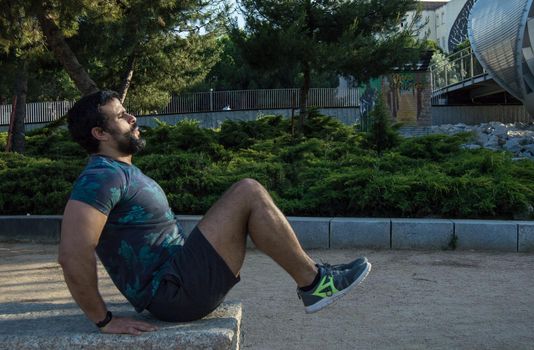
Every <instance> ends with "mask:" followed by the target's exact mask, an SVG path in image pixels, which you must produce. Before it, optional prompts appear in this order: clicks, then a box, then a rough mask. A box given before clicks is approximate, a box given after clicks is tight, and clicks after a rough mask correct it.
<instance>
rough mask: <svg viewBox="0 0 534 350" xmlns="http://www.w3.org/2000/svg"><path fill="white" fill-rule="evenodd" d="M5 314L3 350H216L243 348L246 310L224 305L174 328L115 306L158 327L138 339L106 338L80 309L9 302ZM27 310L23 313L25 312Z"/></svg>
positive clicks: (1, 316)
mask: <svg viewBox="0 0 534 350" xmlns="http://www.w3.org/2000/svg"><path fill="white" fill-rule="evenodd" d="M2 307H3V308H4V309H5V308H10V309H8V310H2V311H3V312H1V313H0V323H1V324H2V327H1V328H0V349H95V350H96V349H98V350H101V349H104V350H106V349H109V350H121V349H124V350H126V349H134V348H135V349H139V348H143V349H217V350H230V349H231V350H237V349H239V348H240V343H241V336H242V334H241V320H242V305H241V303H239V302H224V303H223V304H221V305H220V306H219V307H218V308H217V309H216V310H215V311H213V312H212V313H211V314H209V315H208V316H206V317H205V318H203V319H201V320H199V321H195V322H184V323H170V322H162V321H159V320H157V319H155V318H153V317H152V316H151V315H150V314H149V313H148V312H146V311H144V312H143V313H141V314H137V313H136V312H134V311H132V307H131V306H130V305H129V304H123V305H114V307H113V310H115V311H120V312H121V315H122V316H128V317H133V318H136V319H140V320H143V321H148V322H150V323H152V324H155V325H156V326H157V327H158V330H157V331H155V332H148V333H144V334H142V335H140V336H137V337H132V336H124V335H117V334H106V335H103V334H101V333H100V332H99V331H98V330H97V329H96V327H94V326H93V325H92V324H91V323H90V322H88V321H87V319H86V318H85V316H84V315H83V314H82V313H81V311H80V310H79V309H78V308H77V307H76V305H75V304H37V305H34V304H32V303H26V304H22V305H19V304H18V303H11V304H10V303H8V304H7V305H5V304H4V305H2ZM21 309H22V310H21Z"/></svg>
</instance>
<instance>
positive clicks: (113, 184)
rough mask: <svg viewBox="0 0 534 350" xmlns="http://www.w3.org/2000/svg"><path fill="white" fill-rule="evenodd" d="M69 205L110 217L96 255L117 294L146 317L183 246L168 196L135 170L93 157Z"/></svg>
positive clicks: (81, 175)
mask: <svg viewBox="0 0 534 350" xmlns="http://www.w3.org/2000/svg"><path fill="white" fill-rule="evenodd" d="M70 199H73V200H77V201H81V202H84V203H87V204H89V205H91V206H92V207H94V208H96V209H97V210H99V211H100V212H102V213H104V214H105V215H107V216H108V219H107V222H106V224H105V226H104V229H103V231H102V234H101V236H100V240H99V242H98V245H97V247H96V253H97V255H98V257H99V258H100V261H102V264H103V265H104V267H105V268H106V270H107V272H108V273H109V275H110V277H111V279H112V280H113V282H114V283H115V285H116V286H117V288H118V289H119V290H120V291H121V292H122V294H124V296H125V297H126V298H127V299H128V301H130V303H131V304H132V305H133V306H134V307H135V309H136V310H137V312H141V311H143V310H144V309H145V308H146V307H147V306H148V304H149V303H150V301H151V300H152V297H153V296H154V295H155V293H156V291H157V289H158V287H159V283H160V280H161V278H162V276H163V275H164V274H165V273H166V271H167V268H168V265H169V263H170V259H171V258H172V256H173V255H174V254H175V253H176V252H177V251H178V250H179V249H180V248H181V247H182V246H183V244H184V232H183V228H182V227H181V226H180V224H178V222H177V221H176V219H175V217H174V214H173V212H172V210H171V208H170V207H169V202H168V201H167V197H166V196H165V193H164V192H163V190H162V189H161V187H160V186H159V185H158V184H157V183H156V182H155V181H154V180H152V179H151V178H149V177H148V176H146V175H144V174H143V173H142V172H141V170H139V168H137V167H136V166H134V165H130V164H127V163H123V162H120V161H117V160H114V159H112V158H109V157H105V156H101V155H93V156H91V158H90V160H89V163H88V164H87V166H86V167H85V169H84V170H83V172H82V173H81V174H80V176H79V177H78V179H77V180H76V182H75V184H74V188H73V190H72V193H71V196H70Z"/></svg>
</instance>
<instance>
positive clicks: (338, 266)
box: [321, 256, 368, 270]
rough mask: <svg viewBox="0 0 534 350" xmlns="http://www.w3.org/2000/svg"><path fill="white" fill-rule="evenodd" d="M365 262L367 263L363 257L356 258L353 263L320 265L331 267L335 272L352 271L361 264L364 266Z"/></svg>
mask: <svg viewBox="0 0 534 350" xmlns="http://www.w3.org/2000/svg"><path fill="white" fill-rule="evenodd" d="M367 262H368V261H367V258H366V257H365V256H363V257H361V258H357V259H356V260H353V261H351V262H349V263H346V264H336V265H329V264H326V263H322V264H321V265H325V266H331V267H333V268H334V269H337V270H349V269H352V268H353V267H355V266H358V265H362V264H365V263H367Z"/></svg>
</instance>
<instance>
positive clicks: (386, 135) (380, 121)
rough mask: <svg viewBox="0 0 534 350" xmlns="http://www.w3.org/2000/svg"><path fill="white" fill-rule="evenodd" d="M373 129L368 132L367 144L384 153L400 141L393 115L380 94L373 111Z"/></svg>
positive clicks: (379, 152) (371, 115)
mask: <svg viewBox="0 0 534 350" xmlns="http://www.w3.org/2000/svg"><path fill="white" fill-rule="evenodd" d="M370 117H371V130H370V131H369V132H368V133H367V137H366V140H365V145H366V146H367V147H369V148H371V149H374V150H375V151H377V152H378V154H382V152H384V151H385V150H387V149H391V148H393V147H395V146H396V145H397V144H398V143H399V134H398V132H397V130H395V129H394V128H393V127H392V126H391V116H390V114H389V113H388V111H387V110H386V105H385V103H384V98H383V96H382V95H381V94H380V95H379V96H378V98H377V101H376V104H375V106H374V108H373V110H372V111H371V114H370Z"/></svg>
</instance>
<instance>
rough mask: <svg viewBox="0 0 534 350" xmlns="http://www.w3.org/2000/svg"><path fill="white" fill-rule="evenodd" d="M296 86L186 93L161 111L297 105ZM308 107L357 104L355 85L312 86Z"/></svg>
mask: <svg viewBox="0 0 534 350" xmlns="http://www.w3.org/2000/svg"><path fill="white" fill-rule="evenodd" d="M299 102H300V89H270V90H233V91H209V92H197V93H188V94H181V95H178V96H174V97H173V98H172V99H171V101H170V103H169V104H168V105H167V107H165V108H164V109H163V110H161V111H160V113H161V114H174V113H177V114H178V113H192V112H214V111H221V110H246V109H281V108H283V109H286V108H298V107H299ZM307 105H308V106H309V107H312V106H313V107H324V108H329V107H357V106H359V94H358V89H357V88H347V89H336V88H312V89H310V92H309V96H308V103H307Z"/></svg>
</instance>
